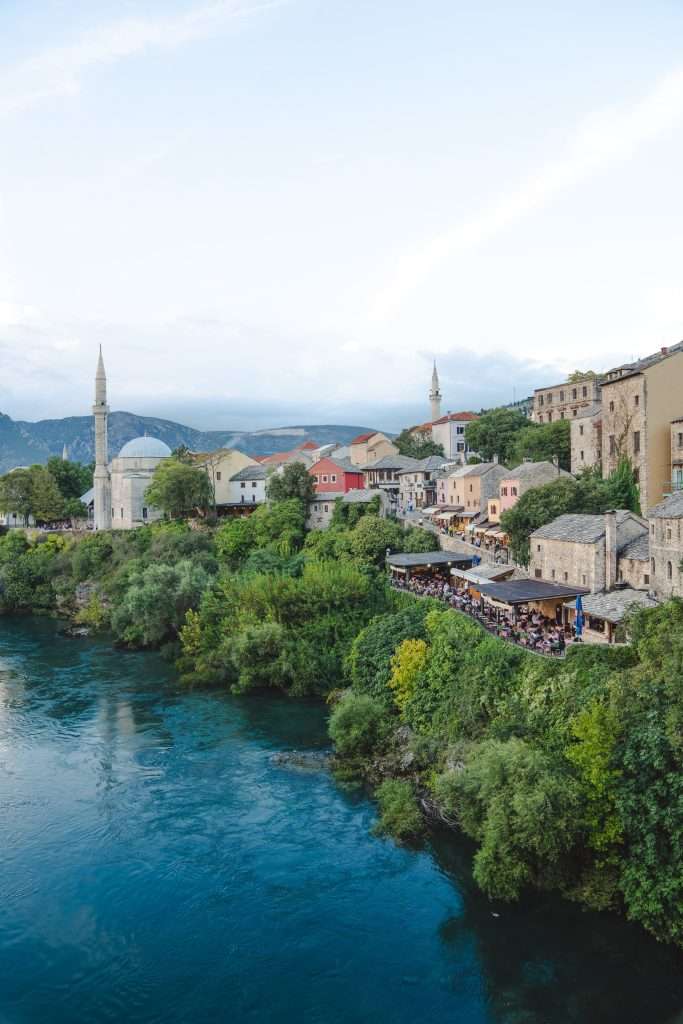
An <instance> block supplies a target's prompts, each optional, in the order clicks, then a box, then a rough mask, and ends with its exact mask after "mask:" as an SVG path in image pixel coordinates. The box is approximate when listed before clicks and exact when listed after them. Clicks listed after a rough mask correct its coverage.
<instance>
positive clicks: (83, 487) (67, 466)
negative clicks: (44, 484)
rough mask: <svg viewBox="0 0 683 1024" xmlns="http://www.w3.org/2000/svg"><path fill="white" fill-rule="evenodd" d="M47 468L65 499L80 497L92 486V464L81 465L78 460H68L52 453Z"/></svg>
mask: <svg viewBox="0 0 683 1024" xmlns="http://www.w3.org/2000/svg"><path fill="white" fill-rule="evenodd" d="M47 469H48V472H49V473H50V475H51V476H53V477H54V479H55V482H56V484H57V487H58V488H59V493H60V494H61V496H62V497H63V498H64V499H65V500H68V499H70V498H71V499H73V498H80V496H81V495H82V494H85V492H86V491H88V490H90V488H91V487H92V484H93V470H92V466H83V465H81V463H80V462H70V461H68V460H65V459H60V458H58V456H56V455H52V456H51V457H50V458H49V459H48V460H47Z"/></svg>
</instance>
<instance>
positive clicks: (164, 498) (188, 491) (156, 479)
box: [145, 458, 211, 519]
mask: <svg viewBox="0 0 683 1024" xmlns="http://www.w3.org/2000/svg"><path fill="white" fill-rule="evenodd" d="M145 501H148V502H149V504H150V505H154V506H155V507H156V508H159V509H161V510H162V511H163V512H165V513H166V515H168V516H170V518H171V519H177V518H180V517H181V516H183V515H187V513H188V512H191V511H196V512H199V513H202V514H205V513H206V511H207V509H208V508H209V505H210V504H211V484H210V483H209V478H208V476H207V475H206V472H205V471H204V470H203V469H200V468H198V467H196V466H191V465H188V464H186V463H184V462H179V461H178V460H177V459H172V458H171V459H162V461H161V462H160V463H159V465H158V466H157V468H156V469H155V470H154V476H153V477H152V482H151V483H150V485H149V487H148V488H147V490H146V491H145Z"/></svg>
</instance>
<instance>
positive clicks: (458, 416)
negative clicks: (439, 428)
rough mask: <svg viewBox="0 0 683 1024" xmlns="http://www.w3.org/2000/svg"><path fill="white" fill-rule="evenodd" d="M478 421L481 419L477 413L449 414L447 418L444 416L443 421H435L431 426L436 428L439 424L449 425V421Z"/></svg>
mask: <svg viewBox="0 0 683 1024" xmlns="http://www.w3.org/2000/svg"><path fill="white" fill-rule="evenodd" d="M478 419H479V417H478V416H477V414H476V412H449V413H447V414H446V415H445V416H442V417H441V419H438V420H434V422H433V423H432V424H431V426H433V427H434V426H436V424H437V423H448V422H449V421H452V420H464V421H467V422H469V421H470V420H478Z"/></svg>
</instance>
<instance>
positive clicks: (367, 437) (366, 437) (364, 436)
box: [350, 430, 379, 444]
mask: <svg viewBox="0 0 683 1024" xmlns="http://www.w3.org/2000/svg"><path fill="white" fill-rule="evenodd" d="M378 433H379V431H378V430H370V431H368V433H367V434H359V435H358V437H354V438H353V440H352V441H351V442H350V443H351V444H365V442H366V441H369V440H370V438H371V437H374V436H375V434H378Z"/></svg>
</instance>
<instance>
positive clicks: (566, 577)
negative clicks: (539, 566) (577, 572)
mask: <svg viewBox="0 0 683 1024" xmlns="http://www.w3.org/2000/svg"><path fill="white" fill-rule="evenodd" d="M568 579H569V573H568V572H566V573H565V574H564V582H565V583H566V582H567V580H568Z"/></svg>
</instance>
